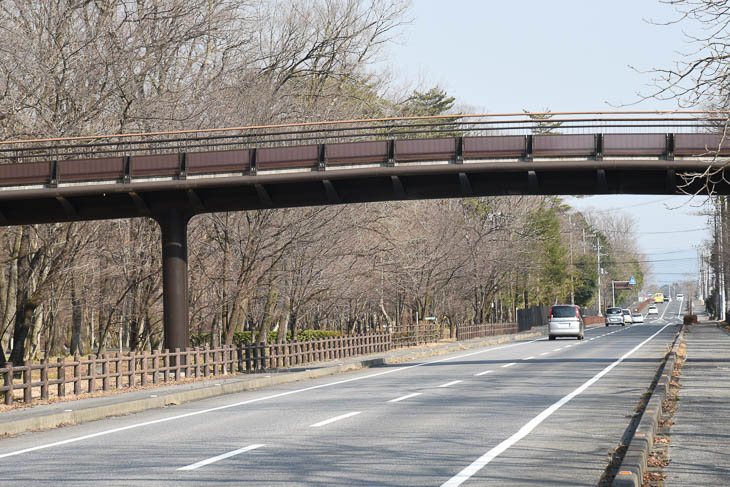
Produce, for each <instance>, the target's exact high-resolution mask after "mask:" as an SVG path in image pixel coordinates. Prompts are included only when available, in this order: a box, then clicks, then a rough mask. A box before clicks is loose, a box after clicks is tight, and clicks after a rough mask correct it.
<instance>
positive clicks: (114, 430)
mask: <svg viewBox="0 0 730 487" xmlns="http://www.w3.org/2000/svg"><path fill="white" fill-rule="evenodd" d="M541 340H545V338H536V339H535V340H529V341H527V342H520V343H512V344H510V345H502V346H501V347H491V348H486V349H483V350H479V351H476V352H470V353H465V354H462V355H457V356H455V357H448V358H442V359H438V360H431V361H429V362H421V363H418V364H413V365H406V366H403V367H397V368H395V369H390V370H385V371H383V372H375V373H373V374H368V375H362V376H359V377H352V378H350V379H343V380H338V381H335V382H328V383H326V384H319V385H316V386H309V387H303V388H301V389H294V390H292V391H286V392H279V393H276V394H271V395H268V396H262V397H257V398H255V399H248V400H246V401H239V402H234V403H231V404H224V405H223V406H217V407H214V408H208V409H200V410H198V411H191V412H189V413H184V414H177V415H175V416H168V417H166V418H161V419H155V420H152V421H144V422H142V423H135V424H130V425H127V426H121V427H119V428H112V429H108V430H104V431H98V432H96V433H92V434H89V435H83V436H77V437H74V438H68V439H66V440H61V441H55V442H53V443H46V444H44V445H38V446H32V447H30V448H24V449H22V450H16V451H11V452H8V453H2V454H0V459H2V458H7V457H14V456H16V455H22V454H24V453H30V452H34V451H38V450H45V449H47V448H53V447H55V446H62V445H68V444H70V443H77V442H79V441H84V440H90V439H92V438H98V437H100V436H106V435H111V434H113V433H119V432H121V431H127V430H131V429H136V428H142V427H144V426H150V425H154V424H160V423H167V422H168V421H175V420H177V419H184V418H190V417H192V416H198V415H200V414H207V413H211V412H214V411H222V410H225V409H230V408H235V407H239V406H246V405H248V404H254V403H257V402H262V401H268V400H269V399H278V398H280V397H286V396H291V395H292V394H299V393H300V392H308V391H314V390H317V389H323V388H325V387H331V386H336V385H340V384H347V383H348V382H355V381H359V380H364V379H371V378H373V377H379V376H381V375H388V374H393V373H395V372H402V371H404V370H408V369H414V368H417V367H423V366H425V365H431V364H438V363H442V362H448V361H449V360H457V359H461V358H465V357H471V356H473V355H480V354H483V353H488V352H492V351H495V350H503V349H505V348H512V347H519V346H521V345H529V344H530V343H535V342H537V341H541Z"/></svg>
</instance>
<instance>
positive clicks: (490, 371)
mask: <svg viewBox="0 0 730 487" xmlns="http://www.w3.org/2000/svg"><path fill="white" fill-rule="evenodd" d="M492 372H494V370H485V371H484V372H478V373H476V374H474V375H475V376H477V377H479V376H480V375H486V374H491V373H492Z"/></svg>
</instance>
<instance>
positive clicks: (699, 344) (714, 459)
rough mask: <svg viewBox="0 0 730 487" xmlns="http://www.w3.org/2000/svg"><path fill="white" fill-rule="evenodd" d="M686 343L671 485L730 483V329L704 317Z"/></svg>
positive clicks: (669, 471)
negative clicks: (729, 448)
mask: <svg viewBox="0 0 730 487" xmlns="http://www.w3.org/2000/svg"><path fill="white" fill-rule="evenodd" d="M685 346H686V347H687V358H686V360H685V362H684V368H683V369H682V376H681V379H680V384H681V388H680V389H679V401H678V408H677V412H676V413H675V415H674V425H672V427H671V443H670V445H669V459H670V463H669V465H668V466H667V467H665V469H664V473H665V474H666V476H667V478H666V480H665V485H730V454H729V453H728V444H730V334H728V333H727V332H726V331H725V330H723V329H722V328H720V327H719V326H718V325H717V323H716V322H707V321H705V322H701V323H700V324H697V325H692V326H689V327H688V328H687V330H686V332H685Z"/></svg>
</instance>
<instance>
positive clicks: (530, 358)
mask: <svg viewBox="0 0 730 487" xmlns="http://www.w3.org/2000/svg"><path fill="white" fill-rule="evenodd" d="M534 358H535V356H534V355H533V356H531V357H525V358H523V359H522V360H532V359H534Z"/></svg>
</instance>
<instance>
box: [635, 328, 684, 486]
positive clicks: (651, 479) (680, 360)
mask: <svg viewBox="0 0 730 487" xmlns="http://www.w3.org/2000/svg"><path fill="white" fill-rule="evenodd" d="M686 333H689V329H687V331H686ZM686 357H687V348H686V346H685V344H684V337H682V342H681V343H680V344H679V346H678V347H677V360H676V362H675V364H674V370H672V375H671V378H670V381H669V390H668V393H667V398H666V399H665V400H664V401H663V402H662V415H661V417H660V418H659V428H658V429H657V436H656V438H654V445H653V447H652V450H651V453H650V454H649V459H648V460H647V466H648V468H647V472H646V473H645V474H644V479H643V483H642V486H643V487H663V486H664V480H665V479H666V477H667V476H666V474H665V473H664V468H665V467H666V466H667V465H669V462H671V458H669V444H670V443H671V441H672V436H671V428H672V425H673V424H674V414H675V413H676V411H677V407H678V406H679V389H680V388H681V387H682V384H681V380H680V379H681V377H682V366H683V365H684V360H685V358H686Z"/></svg>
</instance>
